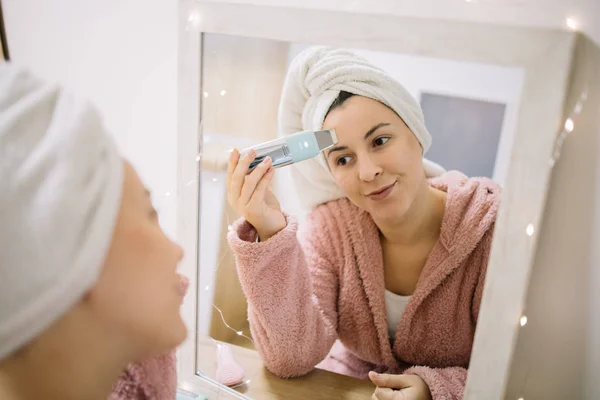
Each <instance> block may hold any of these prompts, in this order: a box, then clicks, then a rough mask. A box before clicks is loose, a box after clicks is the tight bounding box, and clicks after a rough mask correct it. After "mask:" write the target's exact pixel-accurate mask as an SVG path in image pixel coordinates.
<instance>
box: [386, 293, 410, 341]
mask: <svg viewBox="0 0 600 400" xmlns="http://www.w3.org/2000/svg"><path fill="white" fill-rule="evenodd" d="M409 300H410V296H400V295H398V294H396V293H393V292H390V291H389V290H387V289H386V290H385V309H386V312H387V320H388V333H389V335H390V337H391V338H393V337H394V336H395V335H396V329H397V328H398V324H399V323H400V318H402V314H404V310H406V305H407V304H408V301H409Z"/></svg>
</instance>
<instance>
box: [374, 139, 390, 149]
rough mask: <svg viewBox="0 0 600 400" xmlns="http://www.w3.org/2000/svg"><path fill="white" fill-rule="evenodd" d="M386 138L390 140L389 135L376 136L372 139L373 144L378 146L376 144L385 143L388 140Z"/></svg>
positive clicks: (381, 144)
mask: <svg viewBox="0 0 600 400" xmlns="http://www.w3.org/2000/svg"><path fill="white" fill-rule="evenodd" d="M388 140H390V138H389V137H378V138H377V139H375V140H374V141H373V144H374V145H375V146H376V147H378V146H383V145H384V144H386V143H387V142H388Z"/></svg>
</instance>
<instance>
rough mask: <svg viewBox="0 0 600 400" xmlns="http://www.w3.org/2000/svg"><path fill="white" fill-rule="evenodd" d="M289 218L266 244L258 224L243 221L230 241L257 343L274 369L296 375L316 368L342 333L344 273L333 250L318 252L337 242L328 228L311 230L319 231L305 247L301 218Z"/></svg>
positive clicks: (261, 352)
mask: <svg viewBox="0 0 600 400" xmlns="http://www.w3.org/2000/svg"><path fill="white" fill-rule="evenodd" d="M286 218H287V220H288V225H287V227H286V228H285V229H283V230H282V231H281V232H279V233H278V234H277V235H275V236H273V237H272V238H270V239H269V240H267V241H266V242H261V243H256V237H257V234H256V231H255V230H254V228H253V227H252V226H251V225H250V224H249V223H248V222H246V221H244V220H240V221H238V222H237V223H236V224H235V225H234V227H233V229H232V230H231V232H230V233H229V242H230V245H231V247H232V249H233V252H234V254H235V256H236V261H237V267H238V274H239V277H240V282H241V285H242V289H243V290H244V293H245V294H246V297H247V298H248V319H249V321H250V328H251V331H252V336H253V338H254V340H255V343H256V347H257V349H258V351H259V353H260V354H261V356H262V359H263V362H264V363H265V366H266V367H267V368H268V369H269V370H270V371H271V372H273V373H274V374H275V375H278V376H280V377H282V378H291V377H297V376H301V375H304V374H307V373H308V372H310V371H311V370H312V369H313V368H314V367H315V366H316V365H317V364H318V363H319V362H320V361H321V360H323V359H324V358H325V357H326V356H327V354H328V352H329V350H330V349H331V347H332V346H333V343H334V342H335V340H336V338H337V334H336V329H337V311H336V310H337V307H336V305H337V294H338V277H337V273H336V272H335V269H334V268H333V266H332V263H331V262H330V260H331V255H330V254H326V253H323V252H320V251H317V249H319V246H318V243H330V242H331V241H330V240H329V239H328V238H327V234H326V232H325V230H324V229H309V231H310V232H313V235H312V236H307V237H306V241H305V243H304V241H303V246H301V245H300V242H299V240H298V238H297V230H298V223H297V222H296V221H295V220H294V219H293V218H291V217H289V216H286ZM314 223H315V222H311V221H309V222H308V224H309V225H311V224H314ZM320 247H324V246H320Z"/></svg>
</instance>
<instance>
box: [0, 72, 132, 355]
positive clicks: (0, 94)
mask: <svg viewBox="0 0 600 400" xmlns="http://www.w3.org/2000/svg"><path fill="white" fill-rule="evenodd" d="M122 186H123V160H122V159H121V157H120V155H119V153H118V151H117V149H116V147H115V144H114V143H113V141H112V139H111V138H110V137H109V136H108V135H107V134H106V133H105V131H104V128H103V126H102V123H101V121H100V118H99V116H98V114H97V113H96V111H95V109H94V108H93V107H91V105H90V104H88V103H87V102H85V101H81V100H79V99H77V98H75V97H73V96H71V95H70V94H69V93H67V92H65V91H63V90H61V89H60V88H59V87H58V86H56V85H46V84H44V83H42V82H41V81H39V80H38V79H36V78H34V77H33V76H32V75H30V74H29V73H28V72H27V71H25V70H23V69H21V68H18V67H14V66H11V65H9V64H0V360H2V359H3V358H4V357H6V356H8V355H10V354H11V353H13V352H14V351H16V350H17V349H19V348H20V347H22V346H23V345H24V344H26V343H27V342H29V341H30V340H31V339H33V338H35V337H36V336H37V335H39V334H40V333H41V332H43V331H44V330H45V329H46V328H47V327H48V326H50V324H52V322H54V321H55V320H57V319H58V318H59V317H60V316H61V315H63V314H64V313H65V312H66V311H68V310H69V309H70V308H71V307H72V306H73V305H74V304H75V303H76V302H77V301H79V300H80V299H81V298H82V296H83V295H84V294H85V292H86V291H88V290H89V289H90V288H91V287H92V286H93V284H94V283H95V282H96V280H97V279H98V276H99V274H100V271H101V268H102V265H103V264H104V258H105V257H106V253H107V252H108V248H109V246H110V243H111V240H112V237H113V231H114V227H115V223H116V219H117V216H118V213H119V209H120V205H121V193H122Z"/></svg>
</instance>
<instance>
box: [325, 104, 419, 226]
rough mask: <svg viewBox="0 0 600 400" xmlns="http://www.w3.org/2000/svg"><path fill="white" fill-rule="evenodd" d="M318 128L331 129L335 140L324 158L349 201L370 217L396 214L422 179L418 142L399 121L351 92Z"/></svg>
mask: <svg viewBox="0 0 600 400" xmlns="http://www.w3.org/2000/svg"><path fill="white" fill-rule="evenodd" d="M323 128H324V129H335V131H336V134H337V137H338V141H339V143H338V145H337V146H335V147H333V148H331V149H329V150H327V151H326V152H325V156H326V159H327V163H328V165H329V168H330V169H331V172H332V173H333V177H334V180H335V181H336V183H337V184H338V186H339V187H340V188H341V190H342V191H343V192H344V194H345V195H346V196H347V197H348V198H349V199H350V201H352V202H353V203H354V204H355V205H357V206H358V207H360V208H362V209H364V210H366V211H367V212H369V213H370V214H371V215H372V216H373V218H374V219H376V220H390V221H395V220H398V219H400V218H402V216H403V215H405V213H406V211H407V210H408V209H409V208H410V206H411V205H412V202H413V200H414V198H415V197H416V195H417V193H418V191H419V190H420V188H422V187H423V182H424V180H425V173H424V170H423V164H422V149H421V145H420V143H419V141H418V140H417V139H416V137H415V135H414V134H413V133H412V132H411V130H410V129H409V128H408V127H407V126H406V124H405V123H404V121H402V119H401V118H400V117H399V116H398V115H397V114H396V113H395V112H394V111H392V110H391V109H390V108H388V107H387V106H385V105H383V104H382V103H380V102H378V101H376V100H372V99H369V98H367V97H362V96H352V97H350V98H349V99H348V100H346V101H345V102H344V103H343V104H342V105H341V106H339V107H337V108H334V109H333V110H331V112H330V113H329V114H328V115H327V117H326V118H325V121H324V123H323Z"/></svg>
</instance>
